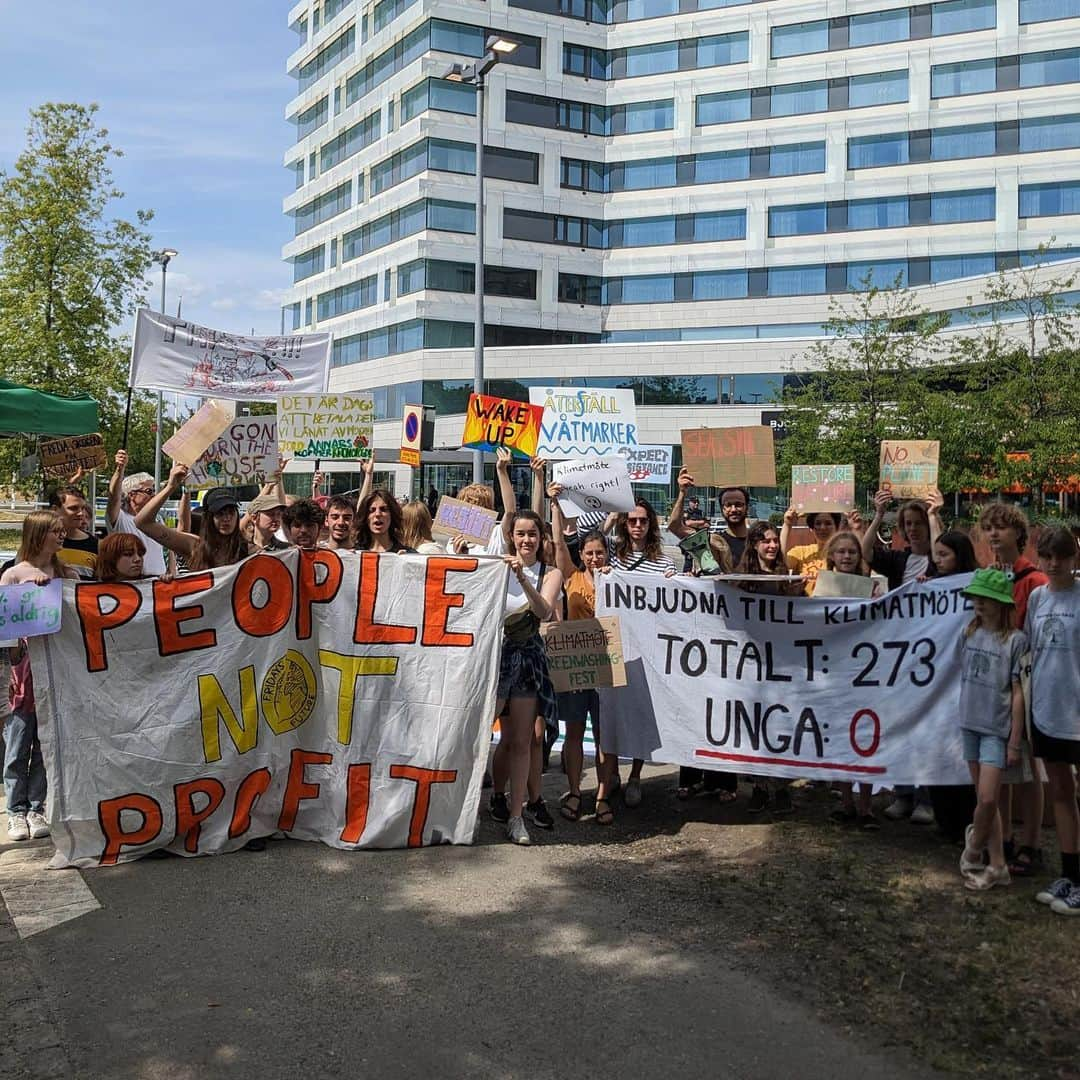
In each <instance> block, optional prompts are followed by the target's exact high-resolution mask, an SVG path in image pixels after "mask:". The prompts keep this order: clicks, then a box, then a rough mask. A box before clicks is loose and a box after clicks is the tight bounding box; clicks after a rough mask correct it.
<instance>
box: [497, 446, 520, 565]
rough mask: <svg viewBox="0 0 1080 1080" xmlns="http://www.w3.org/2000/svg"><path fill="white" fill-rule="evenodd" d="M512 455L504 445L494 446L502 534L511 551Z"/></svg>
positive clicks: (513, 505) (514, 502) (514, 510)
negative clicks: (501, 505)
mask: <svg viewBox="0 0 1080 1080" xmlns="http://www.w3.org/2000/svg"><path fill="white" fill-rule="evenodd" d="M511 457H512V455H511V454H510V451H509V450H507V449H506V447H505V446H497V447H496V448H495V476H496V477H497V478H498V481H499V494H500V495H501V496H502V504H503V516H502V534H503V540H504V541H505V543H506V548H507V550H508V551H513V549H514V545H513V544H512V543H511V539H510V537H511V533H512V532H513V528H514V515H515V514H516V513H517V495H516V494H515V493H514V485H513V484H512V483H511V482H510V461H511Z"/></svg>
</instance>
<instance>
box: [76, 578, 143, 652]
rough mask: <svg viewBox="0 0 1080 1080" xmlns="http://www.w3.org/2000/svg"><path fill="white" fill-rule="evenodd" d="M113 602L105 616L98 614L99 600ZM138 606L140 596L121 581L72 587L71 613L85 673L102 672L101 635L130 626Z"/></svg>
mask: <svg viewBox="0 0 1080 1080" xmlns="http://www.w3.org/2000/svg"><path fill="white" fill-rule="evenodd" d="M105 596H107V597H109V599H110V600H114V601H116V606H115V607H114V608H113V609H112V611H110V612H109V613H108V614H107V615H106V614H105V613H104V612H102V610H101V600H102V597H105ZM141 606H142V593H140V592H139V590H138V589H136V588H135V586H134V585H128V584H125V583H124V582H122V581H117V582H113V583H111V584H108V585H90V584H88V585H76V586H75V610H76V611H77V612H78V613H79V624H80V626H81V627H82V638H83V648H84V649H85V650H86V670H87V671H105V670H107V669H108V666H109V659H108V657H107V656H106V655H105V631H106V630H115V629H116V628H117V627H118V626H123V625H124V623H126V622H130V621H131V620H132V619H133V618H135V613H136V612H137V611H138V610H139V608H140V607H141Z"/></svg>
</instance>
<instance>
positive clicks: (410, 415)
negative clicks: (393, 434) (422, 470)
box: [398, 405, 424, 469]
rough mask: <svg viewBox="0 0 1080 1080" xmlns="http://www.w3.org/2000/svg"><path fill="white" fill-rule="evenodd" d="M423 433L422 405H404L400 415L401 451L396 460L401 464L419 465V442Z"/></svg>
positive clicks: (417, 466) (414, 466) (415, 466)
mask: <svg viewBox="0 0 1080 1080" xmlns="http://www.w3.org/2000/svg"><path fill="white" fill-rule="evenodd" d="M423 433H424V406H423V405H406V406H405V412H404V415H403V416H402V417H401V452H400V453H399V455H398V461H400V462H401V464H402V465H411V466H412V467H413V468H414V469H416V468H419V467H420V443H421V440H422V439H423Z"/></svg>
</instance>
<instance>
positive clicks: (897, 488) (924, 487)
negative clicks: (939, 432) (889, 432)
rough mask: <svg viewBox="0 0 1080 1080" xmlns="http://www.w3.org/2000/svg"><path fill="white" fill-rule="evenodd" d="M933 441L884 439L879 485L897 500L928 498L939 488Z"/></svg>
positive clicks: (936, 448) (939, 444)
mask: <svg viewBox="0 0 1080 1080" xmlns="http://www.w3.org/2000/svg"><path fill="white" fill-rule="evenodd" d="M940 449H941V443H939V442H938V441H937V440H936V439H897V440H886V441H884V442H883V443H882V444H881V465H880V471H879V482H880V484H881V486H882V488H884V489H885V490H886V491H891V492H892V494H893V496H894V497H895V498H897V499H928V498H930V496H931V495H933V494H934V492H935V491H936V490H937V486H938V452H939V451H940Z"/></svg>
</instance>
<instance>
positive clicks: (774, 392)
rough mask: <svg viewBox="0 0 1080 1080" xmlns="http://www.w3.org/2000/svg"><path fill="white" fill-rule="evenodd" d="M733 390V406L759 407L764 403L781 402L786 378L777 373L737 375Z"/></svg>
mask: <svg viewBox="0 0 1080 1080" xmlns="http://www.w3.org/2000/svg"><path fill="white" fill-rule="evenodd" d="M733 381H734V386H733V387H732V388H731V404H732V405H757V404H759V403H760V402H763V401H779V400H780V393H781V390H782V389H783V385H784V376H783V375H781V374H779V373H776V374H773V373H765V374H760V375H736V376H734V378H733Z"/></svg>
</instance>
